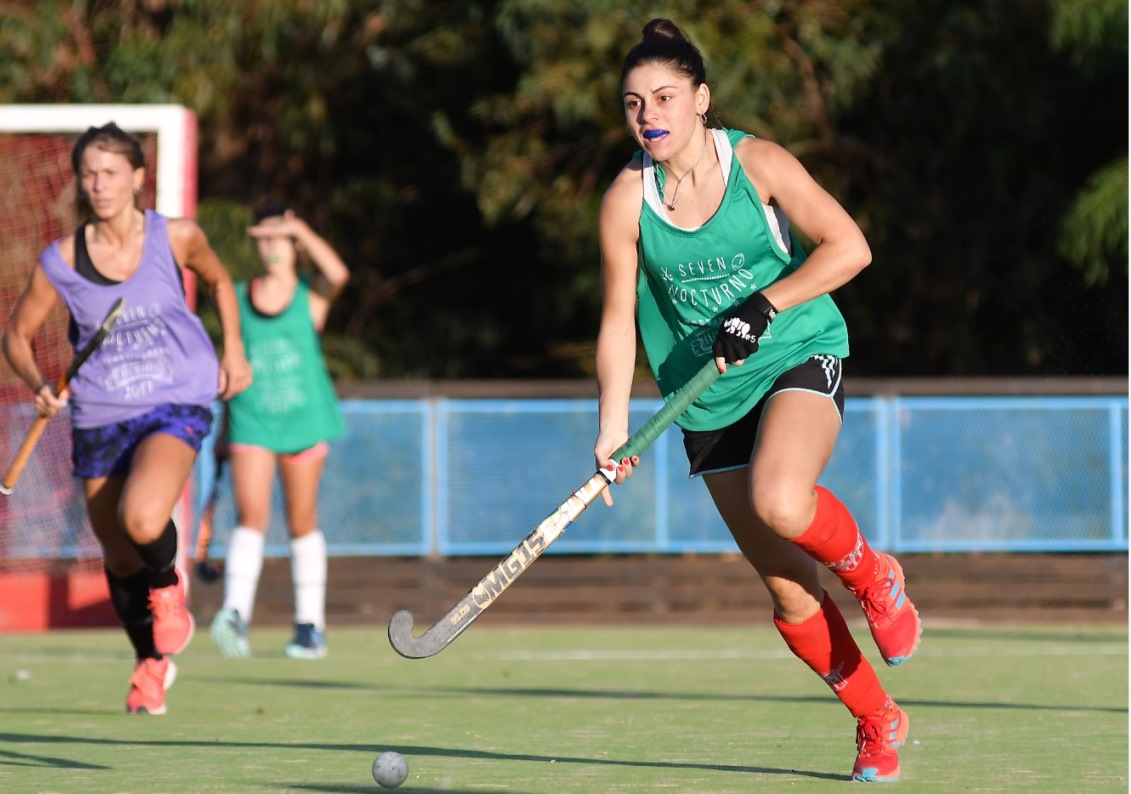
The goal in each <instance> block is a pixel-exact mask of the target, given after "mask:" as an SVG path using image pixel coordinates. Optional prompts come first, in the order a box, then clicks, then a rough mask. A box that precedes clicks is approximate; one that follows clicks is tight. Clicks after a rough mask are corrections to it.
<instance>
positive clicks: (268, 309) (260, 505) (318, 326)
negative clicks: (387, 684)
mask: <svg viewBox="0 0 1131 794" xmlns="http://www.w3.org/2000/svg"><path fill="white" fill-rule="evenodd" d="M248 234H250V235H251V237H252V238H253V239H254V240H255V244H256V250H257V252H258V254H259V258H260V261H261V262H262V264H263V273H262V274H261V275H260V276H258V277H256V278H254V279H252V280H251V281H248V282H246V283H242V284H239V285H238V286H237V293H238V296H239V302H240V318H241V333H242V336H243V342H244V349H245V350H246V351H247V357H248V360H249V361H251V367H252V371H253V373H254V375H255V379H254V381H253V388H252V389H249V390H248V391H246V392H244V393H243V394H241V395H240V399H238V400H236V399H233V400H232V401H231V402H230V403H229V404H228V420H229V425H228V433H229V437H228V439H227V441H228V444H227V447H228V455H229V459H230V466H231V474H232V487H233V491H234V494H235V501H236V512H237V518H238V522H239V525H238V526H237V527H236V528H235V529H234V530H233V532H232V535H231V540H230V541H229V545H228V554H227V561H226V564H225V568H224V603H223V605H222V607H221V609H220V611H219V612H217V613H216V615H215V616H214V618H213V620H212V627H211V635H212V639H213V640H214V641H215V642H216V644H217V646H218V647H219V648H220V652H221V653H222V654H223V655H225V656H232V657H242V656H248V655H249V654H250V652H251V649H250V644H249V641H248V625H249V624H250V622H251V617H252V611H253V607H254V604H255V592H256V589H257V587H258V584H259V574H260V571H261V570H262V567H263V545H264V536H265V534H266V532H267V527H268V523H269V521H270V516H271V498H272V497H271V494H272V489H273V485H274V480H275V471H276V468H278V471H279V474H280V479H281V480H282V483H283V488H284V490H285V492H286V498H285V503H286V506H287V523H288V526H289V528H290V535H291V573H292V578H293V584H294V606H295V619H294V623H295V636H294V639H293V640H292V641H291V643H290V644H289V645H287V646H286V648H285V652H286V654H287V655H288V656H291V657H295V658H321V657H323V656H325V655H326V641H325V635H324V632H325V623H326V608H325V604H326V570H327V564H326V539H325V536H324V535H323V534H322V530H321V528H320V527H319V525H318V517H317V507H318V490H319V484H320V482H321V478H322V471H323V467H324V465H325V459H326V455H327V453H328V450H329V446H328V442H329V441H332V440H333V439H335V438H338V437H340V436H341V435H342V434H343V433H344V432H345V426H344V425H343V423H342V417H341V415H340V413H339V412H338V401H337V395H336V393H335V392H334V387H333V384H332V383H331V381H330V376H329V374H328V373H327V371H326V364H325V361H324V360H323V357H322V349H321V340H320V338H319V334H320V332H321V330H322V327H323V325H324V324H325V322H326V316H327V314H328V313H329V310H330V304H331V302H332V301H333V300H334V298H336V297H337V296H338V295H339V294H340V293H341V291H342V289H344V288H345V285H346V282H347V281H348V280H349V270H348V269H347V268H346V265H345V263H344V262H342V260H341V258H340V257H339V256H338V254H337V253H336V252H335V251H334V249H333V248H332V247H331V246H330V245H329V243H327V242H326V241H325V240H324V239H322V237H320V236H319V235H318V234H317V233H315V232H314V230H312V229H311V228H310V226H308V225H307V224H306V223H305V222H304V221H302V220H300V219H299V218H297V217H295V215H294V213H293V212H291V211H290V210H287V209H285V208H284V207H283V206H282V205H281V204H278V203H277V202H270V203H268V204H266V205H264V207H262V208H260V209H259V210H258V211H257V212H256V224H255V226H253V227H252V228H251V229H249V230H248ZM300 253H303V254H305V255H307V256H309V258H310V260H311V261H312V262H313V263H314V266H315V270H316V272H315V274H314V276H313V277H309V278H308V277H306V276H301V275H300V274H299V272H298V270H297V268H296V264H297V259H298V255H299V254H300Z"/></svg>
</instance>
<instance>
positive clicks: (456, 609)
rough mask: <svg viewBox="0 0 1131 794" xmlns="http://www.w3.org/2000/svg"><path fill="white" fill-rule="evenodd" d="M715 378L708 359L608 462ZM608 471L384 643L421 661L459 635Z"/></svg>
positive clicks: (643, 442) (397, 623) (631, 449)
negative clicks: (470, 583) (436, 614)
mask: <svg viewBox="0 0 1131 794" xmlns="http://www.w3.org/2000/svg"><path fill="white" fill-rule="evenodd" d="M718 377H719V371H718V369H717V368H716V367H715V362H714V359H712V360H710V361H708V362H707V363H706V364H705V365H703V368H702V369H700V370H699V372H698V373H696V374H695V376H694V377H692V378H691V380H689V381H688V382H687V383H686V384H684V386H683V387H682V388H681V389H680V390H679V391H677V392H676V393H675V394H674V395H672V398H671V399H670V400H668V402H667V403H665V404H664V407H663V408H661V409H660V410H659V411H657V412H656V414H655V416H653V417H652V418H651V419H649V420H648V421H647V422H646V423H645V424H644V425H643V426H642V427H641V428H640V429H639V430H637V431H636V432H635V433H633V435H632V437H631V438H629V439H628V441H626V442H625V443H624V445H623V446H621V448H620V449H618V450H617V451H616V452H615V453H613V455H612V458H613V460H619V459H621V458H624V457H631V456H633V455H638V454H640V453H641V452H643V451H644V450H645V449H647V448H648V447H649V446H651V444H652V442H653V441H655V440H656V439H657V438H659V436H660V434H661V433H663V432H664V430H666V429H667V428H668V426H669V425H671V424H672V422H674V421H675V420H676V419H677V418H678V417H679V415H680V414H682V413H683V412H684V411H686V410H687V407H688V406H689V405H691V403H693V402H694V401H695V400H696V399H697V398H698V397H699V395H700V394H702V393H703V392H704V390H706V388H707V387H708V386H710V385H711V384H712V383H714V381H715V380H716V379H717V378H718ZM610 478H611V473H605V472H602V471H598V472H597V473H596V474H594V475H593V476H591V477H590V478H589V479H588V480H587V481H586V482H585V484H584V485H582V486H581V487H580V488H579V489H577V490H576V491H574V492H573V493H572V494H571V495H570V497H569V498H568V499H566V500H565V501H564V502H562V504H561V505H559V506H558V509H557V510H555V511H554V512H553V513H551V514H550V515H549V516H548V517H547V518H546V519H545V520H544V521H543V522H542V523H541V524H539V525H538V526H537V527H535V528H534V531H533V532H531V533H530V534H529V535H527V536H526V537H525V538H524V539H523V541H522V543H520V544H518V546H516V547H515V548H514V550H513V551H511V553H510V554H508V555H507V556H506V557H505V558H503V560H502V561H500V562H499V564H498V565H496V566H495V567H494V569H493V570H492V571H491V572H490V573H489V574H487V575H486V576H485V577H483V578H482V579H481V580H479V584H477V585H476V586H475V587H473V588H472V589H471V590H469V591H468V592H467V594H466V595H465V596H464V597H463V598H461V599H460V600H459V601H458V602H457V603H456V605H455V606H453V607H452V608H451V609H449V610H448V613H447V614H446V615H444V617H443V618H442V619H441V620H440V621H439V622H437V623H436V624H434V625H433V626H432V627H431V628H429V629H428V630H427V631H425V632H424V633H423V634H421V635H420V636H419V637H417V636H415V635H414V634H413V618H412V613H411V612H410V611H408V610H407V609H402V610H399V611H398V612H396V613H395V614H394V615H393V617H392V619H391V620H390V621H389V643H390V644H391V645H392V646H393V650H395V651H396V652H397V653H399V654H400V655H401V656H403V657H405V658H406V659H424V658H427V657H429V656H435V655H436V654H437V653H439V652H440V651H442V650H444V648H446V647H448V645H450V644H451V642H452V641H453V640H454V639H455V638H456V637H458V636H459V635H460V634H462V633H463V632H464V631H465V630H466V629H467V627H468V626H470V625H471V624H472V623H473V622H474V621H475V619H476V618H478V617H479V616H480V615H481V614H482V613H483V611H484V610H485V609H487V607H489V606H491V604H493V603H494V601H495V599H496V598H498V597H499V596H500V595H501V594H502V592H503V591H504V590H506V589H507V588H508V587H509V586H510V585H511V584H512V583H513V582H514V580H515V579H517V578H518V577H519V576H521V575H522V573H523V572H524V571H525V570H526V569H527V568H529V567H530V566H531V565H533V564H534V561H535V560H537V559H538V558H539V557H541V556H542V553H543V552H544V551H546V549H548V548H549V547H550V544H551V543H553V542H554V541H555V540H557V539H558V537H559V536H560V535H561V534H562V533H563V532H564V531H565V529H566V527H568V526H569V525H570V524H572V523H573V522H574V521H575V520H576V519H577V517H578V516H580V515H581V514H582V513H583V512H585V509H586V508H587V507H589V505H590V504H592V503H593V501H594V500H595V499H596V498H597V497H598V496H600V494H601V492H602V491H604V490H605V488H607V487H608V486H609V482H610Z"/></svg>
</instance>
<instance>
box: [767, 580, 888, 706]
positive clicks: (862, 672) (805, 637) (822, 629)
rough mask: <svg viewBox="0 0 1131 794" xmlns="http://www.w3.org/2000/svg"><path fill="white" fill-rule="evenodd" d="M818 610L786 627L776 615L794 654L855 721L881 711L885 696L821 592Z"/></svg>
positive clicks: (867, 664) (846, 627)
mask: <svg viewBox="0 0 1131 794" xmlns="http://www.w3.org/2000/svg"><path fill="white" fill-rule="evenodd" d="M821 597H822V601H821V609H820V610H819V611H818V612H817V614H816V615H813V617H811V618H808V619H806V620H804V621H802V622H801V623H786V622H785V621H784V620H782V619H781V618H780V617H779V616H778V614H777V612H775V613H774V625H775V626H777V629H778V631H779V632H781V636H782V638H783V639H785V644H786V645H788V646H789V649H790V650H791V651H793V654H794V655H795V656H796V657H797V658H798V659H800V660H801V661H803V662H805V664H807V665H809V667H810V668H812V670H813V672H815V673H816V674H817V675H819V676H820V677H821V678H823V679H824V680H825V683H826V684H828V685H829V688H830V689H832V691H833V694H835V695H836V696H837V697H838V698H840V702H841V703H843V704H844V705H845V706H847V707H848V710H849V711H851V712H852V716H854V717H862V716H864V715H865V714H870V713H872V712H874V711H876V710H877V709H880V708H882V707H883V705H884V703H885V702H886V701H887V692H885V691H884V687H883V684H881V683H880V679H879V678H878V677H877V676H876V671H875V670H874V669H873V668H872V665H871V664H869V663H868V660H867V659H865V658H864V654H862V653H861V652H860V647H859V646H858V645H857V644H856V640H854V639H852V634H851V633H850V632H849V630H848V624H846V623H845V622H844V616H843V615H841V614H840V610H839V609H838V608H837V605H836V604H835V603H833V600H832V599H831V598H829V594H828V593H827V592H825V591H824V590H822V591H821Z"/></svg>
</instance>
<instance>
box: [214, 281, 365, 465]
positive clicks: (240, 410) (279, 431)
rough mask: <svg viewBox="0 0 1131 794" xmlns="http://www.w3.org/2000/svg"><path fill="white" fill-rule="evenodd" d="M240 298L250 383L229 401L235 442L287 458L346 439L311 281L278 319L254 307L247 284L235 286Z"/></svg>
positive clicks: (301, 285) (297, 291) (297, 290)
mask: <svg viewBox="0 0 1131 794" xmlns="http://www.w3.org/2000/svg"><path fill="white" fill-rule="evenodd" d="M236 296H237V298H238V300H239V306H240V335H241V336H242V337H243V344H244V352H245V353H246V354H247V360H248V362H250V364H251V372H252V383H251V386H249V387H248V388H247V389H246V390H244V391H242V392H240V393H239V394H237V395H236V396H235V397H233V398H232V399H231V400H229V401H228V415H229V418H230V420H231V430H230V438H231V442H232V443H233V444H253V445H255V446H258V447H265V448H266V449H269V450H271V451H273V452H277V453H280V454H284V455H287V454H291V453H295V452H302V451H303V450H306V449H309V448H310V447H312V446H314V445H315V444H317V443H318V442H320V441H331V440H333V439H335V438H338V437H340V436H342V435H343V434H344V433H345V425H344V424H343V422H342V417H341V413H340V412H339V411H338V398H337V395H336V394H335V393H334V387H333V384H332V383H331V382H330V376H329V374H328V373H327V372H326V362H325V360H324V359H323V357H322V345H321V342H320V340H319V337H318V332H317V331H316V330H315V328H314V323H313V322H312V321H311V319H310V287H309V285H308V283H307V280H306V279H305V278H303V279H300V280H299V283H298V286H297V287H296V288H295V294H294V298H293V299H292V300H291V303H290V305H289V306H287V308H286V309H284V310H283V312H282V313H280V314H278V315H275V316H268V315H265V314H262V313H260V312H259V311H257V310H256V309H255V307H254V306H252V305H251V296H250V294H249V292H248V284H247V282H243V283H240V284H238V285H236Z"/></svg>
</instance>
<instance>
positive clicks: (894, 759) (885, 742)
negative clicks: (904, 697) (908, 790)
mask: <svg viewBox="0 0 1131 794" xmlns="http://www.w3.org/2000/svg"><path fill="white" fill-rule="evenodd" d="M910 728H911V726H910V723H909V722H908V720H907V714H906V713H905V712H904V711H903V709H901V708H900V707H899V706H897V705H895V703H893V702H892V699H891V698H888V699H887V702H886V703H884V705H883V708H881V709H879V710H878V711H876V712H874V713H872V714H867V715H865V716H863V717H861V718H860V719H858V720H857V721H856V763H855V765H853V767H852V779H853V780H859V781H861V782H864V783H894V782H896V781H897V780H899V748H900V747H902V746H903V744H904V742H906V741H907V733H908V731H909V730H910Z"/></svg>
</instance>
